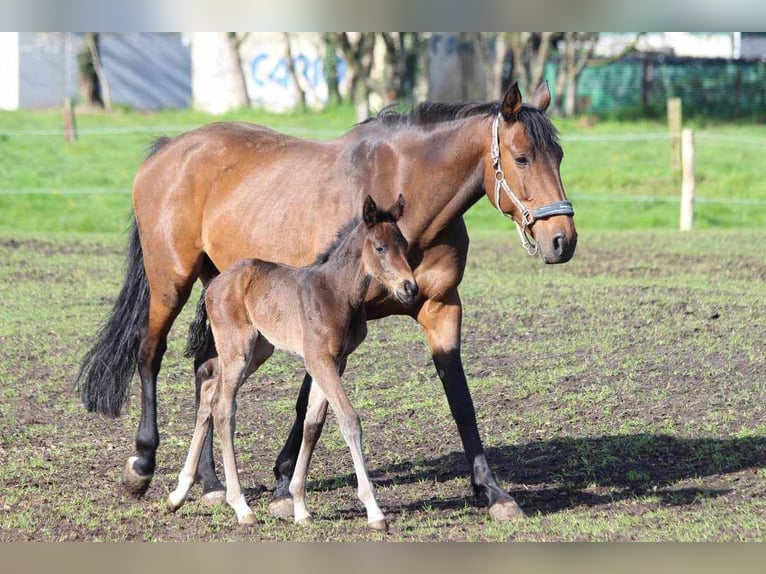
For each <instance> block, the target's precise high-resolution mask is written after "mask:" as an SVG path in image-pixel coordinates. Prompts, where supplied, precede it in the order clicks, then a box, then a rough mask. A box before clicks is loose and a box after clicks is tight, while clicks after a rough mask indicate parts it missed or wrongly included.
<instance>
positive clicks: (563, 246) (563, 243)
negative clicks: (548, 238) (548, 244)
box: [553, 233, 567, 257]
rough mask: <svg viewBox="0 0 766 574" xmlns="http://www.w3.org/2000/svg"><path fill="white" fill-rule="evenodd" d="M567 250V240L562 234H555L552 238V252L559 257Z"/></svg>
mask: <svg viewBox="0 0 766 574" xmlns="http://www.w3.org/2000/svg"><path fill="white" fill-rule="evenodd" d="M566 250H567V238H566V235H564V234H563V233H557V234H556V235H554V236H553V252H554V253H555V254H556V256H558V257H560V256H561V255H563V254H564V253H565V252H566Z"/></svg>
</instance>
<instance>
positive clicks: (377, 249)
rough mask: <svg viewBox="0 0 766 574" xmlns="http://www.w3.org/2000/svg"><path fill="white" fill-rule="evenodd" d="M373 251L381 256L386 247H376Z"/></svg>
mask: <svg viewBox="0 0 766 574" xmlns="http://www.w3.org/2000/svg"><path fill="white" fill-rule="evenodd" d="M375 251H376V252H377V253H378V255H383V254H384V253H385V252H386V246H385V245H376V246H375Z"/></svg>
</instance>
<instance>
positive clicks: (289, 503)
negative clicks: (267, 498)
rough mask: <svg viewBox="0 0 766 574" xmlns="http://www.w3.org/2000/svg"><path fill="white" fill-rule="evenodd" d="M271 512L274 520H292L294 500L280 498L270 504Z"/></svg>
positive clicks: (287, 497)
mask: <svg viewBox="0 0 766 574" xmlns="http://www.w3.org/2000/svg"><path fill="white" fill-rule="evenodd" d="M269 512H270V513H271V515H272V516H273V517H274V518H290V517H291V516H293V499H292V498H290V497H289V496H280V497H279V498H274V499H272V501H271V502H269Z"/></svg>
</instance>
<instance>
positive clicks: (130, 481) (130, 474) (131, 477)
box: [122, 456, 154, 498]
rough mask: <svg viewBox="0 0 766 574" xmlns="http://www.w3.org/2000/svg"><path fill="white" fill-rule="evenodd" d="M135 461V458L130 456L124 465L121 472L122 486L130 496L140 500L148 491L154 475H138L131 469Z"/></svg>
mask: <svg viewBox="0 0 766 574" xmlns="http://www.w3.org/2000/svg"><path fill="white" fill-rule="evenodd" d="M137 460H138V457H137V456H131V457H130V458H129V459H128V461H127V462H126V463H125V468H124V469H123V471H122V484H123V486H124V487H125V490H127V491H128V493H129V494H130V495H131V496H134V497H136V498H141V497H142V496H143V495H144V494H145V493H146V491H147V490H148V489H149V483H150V482H151V481H152V476H154V474H148V475H146V476H143V475H140V474H138V473H137V472H136V471H135V469H134V468H133V465H134V463H135V462H136V461H137Z"/></svg>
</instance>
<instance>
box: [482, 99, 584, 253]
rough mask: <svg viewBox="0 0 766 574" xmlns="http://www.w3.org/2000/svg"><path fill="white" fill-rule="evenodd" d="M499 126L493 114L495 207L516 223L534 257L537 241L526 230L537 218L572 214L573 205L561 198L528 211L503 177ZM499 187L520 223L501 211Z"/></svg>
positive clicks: (524, 242) (522, 239)
mask: <svg viewBox="0 0 766 574" xmlns="http://www.w3.org/2000/svg"><path fill="white" fill-rule="evenodd" d="M499 127H500V114H497V116H495V118H494V119H493V120H492V149H491V154H492V167H493V168H494V169H495V207H496V208H497V210H498V211H499V212H500V213H502V214H503V215H504V216H505V217H507V218H508V219H510V220H512V221H513V223H514V224H515V225H516V229H517V231H518V232H519V238H520V239H521V244H522V245H523V246H524V249H526V250H527V253H529V255H530V257H535V256H536V255H537V253H538V249H537V243H536V242H535V241H534V238H533V237H532V236H531V234H530V233H529V232H528V229H529V227H530V226H531V225H532V224H533V223H534V222H535V221H536V220H538V219H547V218H549V217H553V216H554V215H569V216H573V215H574V207H572V202H571V201H567V200H562V201H556V202H554V203H549V204H548V205H543V206H542V207H538V208H537V209H536V210H534V211H529V209H527V206H526V205H524V204H523V203H522V202H521V200H520V199H519V198H518V197H517V196H516V194H515V193H513V190H512V189H511V187H510V186H509V185H508V181H506V179H505V172H503V167H502V165H501V164H500V134H499ZM500 188H503V191H505V194H506V195H507V196H508V199H510V200H511V202H512V203H513V205H514V206H515V207H516V209H517V210H518V211H519V217H520V218H521V223H519V222H518V221H516V220H515V219H514V218H513V215H511V214H510V213H506V212H505V211H503V208H502V207H500Z"/></svg>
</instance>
